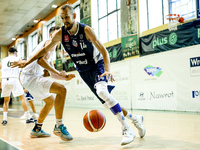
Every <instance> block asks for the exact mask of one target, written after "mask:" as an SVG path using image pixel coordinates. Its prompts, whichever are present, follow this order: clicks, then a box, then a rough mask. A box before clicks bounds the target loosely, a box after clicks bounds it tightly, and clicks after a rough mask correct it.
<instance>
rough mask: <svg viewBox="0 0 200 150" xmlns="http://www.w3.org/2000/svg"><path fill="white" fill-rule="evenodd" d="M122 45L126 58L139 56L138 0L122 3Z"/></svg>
mask: <svg viewBox="0 0 200 150" xmlns="http://www.w3.org/2000/svg"><path fill="white" fill-rule="evenodd" d="M121 45H122V52H123V57H124V58H126V57H130V56H134V55H138V54H139V43H138V10H137V0H126V1H121Z"/></svg>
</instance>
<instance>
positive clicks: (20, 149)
mask: <svg viewBox="0 0 200 150" xmlns="http://www.w3.org/2000/svg"><path fill="white" fill-rule="evenodd" d="M0 140H2V141H4V142H6V143H8V144H9V145H11V146H13V147H15V148H16V149H19V150H23V149H22V148H21V147H17V146H15V145H13V144H11V142H8V141H6V140H5V139H2V138H1V137H0ZM16 142H17V143H21V142H18V141H16Z"/></svg>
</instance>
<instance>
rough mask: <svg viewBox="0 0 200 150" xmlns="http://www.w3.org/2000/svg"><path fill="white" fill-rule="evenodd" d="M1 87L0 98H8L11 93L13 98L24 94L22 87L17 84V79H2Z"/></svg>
mask: <svg viewBox="0 0 200 150" xmlns="http://www.w3.org/2000/svg"><path fill="white" fill-rule="evenodd" d="M1 86H2V92H1V97H8V96H10V94H11V92H12V94H13V96H14V97H17V96H21V95H23V94H24V90H23V88H22V85H21V84H20V83H19V79H18V78H3V79H2V84H1Z"/></svg>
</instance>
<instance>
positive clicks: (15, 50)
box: [8, 47, 17, 53]
mask: <svg viewBox="0 0 200 150" xmlns="http://www.w3.org/2000/svg"><path fill="white" fill-rule="evenodd" d="M8 52H9V53H15V52H17V49H16V48H14V47H11V48H9V50H8Z"/></svg>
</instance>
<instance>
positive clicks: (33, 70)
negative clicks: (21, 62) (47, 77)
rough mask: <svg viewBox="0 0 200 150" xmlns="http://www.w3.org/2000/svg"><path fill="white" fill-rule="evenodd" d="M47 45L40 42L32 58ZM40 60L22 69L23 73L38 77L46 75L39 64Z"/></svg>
mask: <svg viewBox="0 0 200 150" xmlns="http://www.w3.org/2000/svg"><path fill="white" fill-rule="evenodd" d="M45 43H46V40H45V41H42V42H40V44H39V45H38V46H37V47H36V48H35V49H34V51H33V52H32V53H31V54H30V56H29V57H30V58H31V57H32V56H33V55H34V54H36V53H37V52H38V51H40V50H41V49H42V48H43V47H44V45H45ZM37 61H38V60H35V61H34V62H32V63H30V64H29V65H27V66H26V67H25V68H23V69H22V72H23V73H25V74H29V75H37V76H42V75H43V74H44V72H43V70H44V68H43V67H41V66H40V65H39V64H38V63H37Z"/></svg>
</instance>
